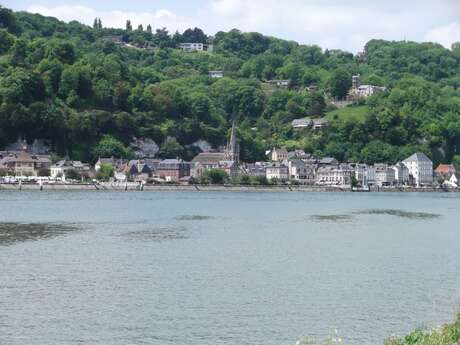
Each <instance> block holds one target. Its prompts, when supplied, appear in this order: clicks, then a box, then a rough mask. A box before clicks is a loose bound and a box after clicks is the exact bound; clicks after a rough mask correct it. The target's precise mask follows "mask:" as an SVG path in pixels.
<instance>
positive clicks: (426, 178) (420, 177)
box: [402, 152, 433, 187]
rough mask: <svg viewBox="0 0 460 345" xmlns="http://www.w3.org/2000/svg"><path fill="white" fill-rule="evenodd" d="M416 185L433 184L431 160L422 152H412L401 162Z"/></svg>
mask: <svg viewBox="0 0 460 345" xmlns="http://www.w3.org/2000/svg"><path fill="white" fill-rule="evenodd" d="M402 163H403V164H404V165H405V166H406V167H407V169H408V170H409V176H410V178H412V179H413V181H414V184H415V185H416V186H417V187H420V186H426V185H432V184H433V162H432V161H431V160H430V159H429V158H428V156H427V155H425V154H424V153H419V152H418V153H414V154H413V155H412V156H410V157H408V158H406V159H405V160H403V162H402Z"/></svg>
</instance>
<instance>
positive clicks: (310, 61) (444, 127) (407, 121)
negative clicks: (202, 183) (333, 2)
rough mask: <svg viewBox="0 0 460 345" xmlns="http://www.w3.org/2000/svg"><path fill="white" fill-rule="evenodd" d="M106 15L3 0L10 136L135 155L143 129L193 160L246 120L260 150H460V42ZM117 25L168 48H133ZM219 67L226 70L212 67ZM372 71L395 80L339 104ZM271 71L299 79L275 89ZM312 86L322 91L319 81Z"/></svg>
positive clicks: (381, 158) (250, 139)
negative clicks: (53, 12)
mask: <svg viewBox="0 0 460 345" xmlns="http://www.w3.org/2000/svg"><path fill="white" fill-rule="evenodd" d="M102 26H103V23H100V22H99V21H96V22H95V25H94V27H88V26H85V25H82V24H80V23H77V22H70V23H68V24H66V23H63V22H61V21H58V20H56V19H54V18H48V17H43V16H41V15H36V14H30V13H25V12H16V13H13V12H11V11H9V10H7V9H5V8H0V147H3V146H5V145H6V144H7V143H9V142H12V141H15V140H16V139H17V138H18V136H24V137H26V138H27V140H29V141H32V140H33V139H35V138H45V139H47V140H49V141H50V143H51V144H52V147H53V150H55V151H56V152H57V153H58V154H61V155H63V154H65V153H66V152H69V153H70V156H71V157H72V158H75V159H83V160H94V159H95V158H96V157H97V155H99V154H101V152H103V153H104V154H107V155H109V154H114V155H117V156H127V157H128V156H131V155H132V151H131V150H130V149H129V143H130V142H131V141H132V138H133V137H134V136H135V137H143V138H151V139H153V140H154V141H155V142H156V143H158V144H159V145H160V146H161V150H160V155H161V156H162V157H175V156H181V157H183V158H186V159H190V158H191V157H192V156H193V155H194V154H196V153H197V148H195V147H191V146H190V144H192V143H194V142H195V141H197V140H199V139H203V140H206V141H208V142H210V143H211V144H212V145H214V146H215V147H217V146H219V145H222V144H224V143H225V141H226V137H227V133H228V130H229V128H230V125H231V122H232V119H236V120H237V122H238V125H239V129H238V132H239V133H238V134H239V138H240V141H241V142H240V145H241V150H242V152H241V156H242V159H244V160H247V161H254V160H259V159H263V158H264V151H265V150H266V149H267V148H270V147H271V146H274V145H277V146H288V147H289V148H301V149H305V150H307V151H309V152H312V153H316V154H321V155H330V156H334V157H336V158H338V159H340V160H349V161H364V162H395V161H397V160H399V159H401V158H403V157H404V156H407V155H409V154H411V153H413V152H414V151H423V152H425V153H427V154H429V155H430V156H431V157H432V158H433V159H434V160H435V162H450V161H451V160H452V158H453V156H454V155H456V154H457V155H458V151H459V150H460V89H459V87H460V44H456V45H454V46H453V49H452V50H449V49H445V48H443V47H442V46H441V45H439V44H434V43H414V42H387V41H381V40H372V41H370V42H368V43H367V45H366V47H365V52H364V55H359V56H354V55H353V54H351V53H347V52H344V51H340V50H326V51H322V50H321V49H320V48H319V47H317V46H308V45H300V44H297V43H295V42H291V41H285V40H280V39H276V38H272V37H266V36H263V35H261V34H258V33H242V32H240V31H238V30H232V31H230V32H219V33H217V34H216V35H215V36H214V37H209V36H207V35H206V34H204V33H203V31H202V30H200V29H197V28H195V29H189V30H186V31H185V32H184V33H182V34H180V33H174V34H170V33H168V31H167V30H166V29H159V30H156V31H155V32H152V28H151V27H150V26H148V27H147V28H145V29H144V28H143V27H139V28H137V29H136V28H132V25H131V24H130V23H127V27H126V29H109V28H103V27H102ZM109 35H120V36H122V39H123V41H124V42H127V43H131V44H133V45H138V46H143V45H145V44H146V43H149V44H151V45H155V46H156V47H158V49H155V50H152V49H136V48H127V47H122V46H119V45H116V44H114V43H113V42H111V41H110V40H107V39H106V38H107V36H109ZM190 41H192V42H212V43H213V45H214V51H213V53H206V52H204V53H186V52H182V51H180V50H178V49H176V47H177V45H178V44H179V43H181V42H190ZM210 70H223V71H224V74H225V77H224V78H221V79H212V78H209V77H208V71H210ZM358 73H359V74H361V76H362V79H363V82H364V83H371V84H375V85H385V86H387V87H388V90H389V91H388V92H385V93H382V94H379V95H375V96H372V97H370V98H369V99H367V100H366V101H365V104H363V105H362V107H351V108H346V109H345V110H339V111H336V112H334V111H333V110H334V108H333V107H332V106H331V105H330V103H329V100H330V99H332V98H341V97H343V96H344V95H345V93H346V92H347V90H348V88H349V87H350V85H351V75H352V74H358ZM269 79H290V80H291V81H292V83H293V87H292V89H291V90H275V91H273V90H268V89H267V86H266V84H264V81H266V80H269ZM311 84H316V85H318V91H314V92H309V91H307V90H306V86H309V85H311ZM365 107H366V108H365ZM358 109H359V111H358ZM364 109H366V111H364ZM367 109H368V110H367ZM331 111H332V112H331ZM325 114H327V117H328V118H329V119H330V120H331V126H330V128H329V129H327V130H324V131H320V132H311V131H301V132H295V131H293V129H292V126H291V121H292V119H294V118H300V117H306V116H308V117H322V116H325ZM335 115H337V116H335Z"/></svg>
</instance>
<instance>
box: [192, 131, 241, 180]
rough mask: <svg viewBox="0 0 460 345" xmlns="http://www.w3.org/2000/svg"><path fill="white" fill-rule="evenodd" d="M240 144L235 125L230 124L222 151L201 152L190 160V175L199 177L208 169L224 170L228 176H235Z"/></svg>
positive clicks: (237, 169)
mask: <svg viewBox="0 0 460 345" xmlns="http://www.w3.org/2000/svg"><path fill="white" fill-rule="evenodd" d="M239 163H240V146H239V144H238V141H237V137H236V126H235V123H233V124H232V129H231V133H230V138H229V140H228V142H227V145H226V146H225V149H224V150H223V151H219V152H201V153H199V154H198V155H196V156H195V157H194V158H193V159H192V162H191V176H192V177H193V178H199V177H201V175H202V174H203V172H205V171H207V170H210V169H222V170H225V171H226V172H227V173H228V174H229V176H237V175H238V174H239V171H240V168H239Z"/></svg>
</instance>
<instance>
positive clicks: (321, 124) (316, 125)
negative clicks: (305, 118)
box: [312, 118, 329, 130]
mask: <svg viewBox="0 0 460 345" xmlns="http://www.w3.org/2000/svg"><path fill="white" fill-rule="evenodd" d="M327 127H329V121H328V120H327V119H325V118H321V119H313V120H312V129H313V130H321V129H324V128H327Z"/></svg>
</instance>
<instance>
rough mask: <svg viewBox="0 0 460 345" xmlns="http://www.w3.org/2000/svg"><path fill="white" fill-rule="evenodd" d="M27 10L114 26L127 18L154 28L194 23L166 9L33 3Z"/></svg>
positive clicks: (169, 27)
mask: <svg viewBox="0 0 460 345" xmlns="http://www.w3.org/2000/svg"><path fill="white" fill-rule="evenodd" d="M27 11H28V12H31V13H40V14H42V15H45V16H51V17H56V18H59V19H60V20H63V21H66V22H69V21H72V20H77V21H79V22H81V23H83V24H87V25H92V24H93V21H94V18H96V17H98V18H101V21H102V24H103V26H104V27H115V28H123V27H125V25H126V21H127V20H128V19H129V20H131V23H132V25H133V27H137V26H138V25H139V24H143V25H144V27H145V26H146V25H147V24H150V25H152V27H154V28H162V27H167V28H168V29H169V30H172V31H175V30H179V31H183V30H185V29H187V28H189V27H191V26H193V24H194V23H193V20H192V18H189V17H184V16H179V15H177V14H175V13H173V12H171V11H169V10H166V9H159V10H156V11H153V12H133V11H97V10H95V9H93V8H90V7H85V6H78V5H63V6H56V7H46V6H40V5H34V6H30V7H29V8H28V9H27Z"/></svg>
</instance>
